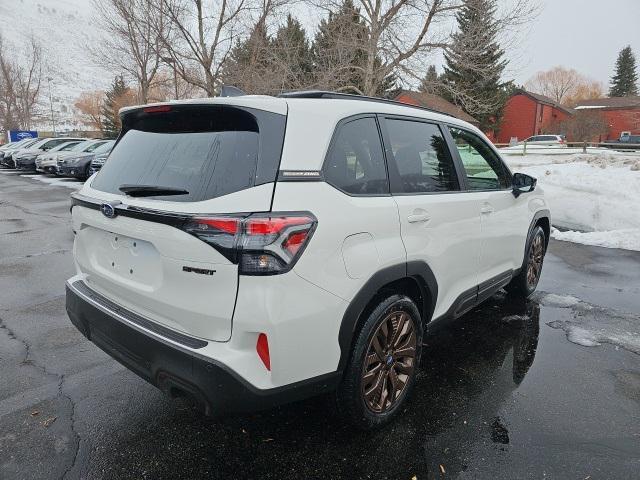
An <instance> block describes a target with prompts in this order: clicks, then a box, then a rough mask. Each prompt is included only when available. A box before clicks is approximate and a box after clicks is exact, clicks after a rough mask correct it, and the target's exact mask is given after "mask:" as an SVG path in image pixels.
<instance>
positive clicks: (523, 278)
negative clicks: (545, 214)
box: [505, 225, 547, 298]
mask: <svg viewBox="0 0 640 480" xmlns="http://www.w3.org/2000/svg"><path fill="white" fill-rule="evenodd" d="M546 237H547V236H546V235H545V233H544V230H543V229H542V227H541V226H539V225H537V226H536V227H535V228H534V229H533V231H532V232H531V235H530V236H529V239H528V241H527V253H526V255H525V258H524V262H523V263H522V268H521V269H520V273H518V275H516V276H515V277H514V278H513V280H511V282H510V283H509V285H507V286H506V287H505V289H506V290H507V292H509V294H511V295H514V296H517V297H522V298H529V297H530V296H531V294H532V293H533V292H535V291H536V287H537V286H538V282H539V281H540V275H541V274H542V265H543V263H544V255H545V253H546V250H547V241H546ZM532 268H533V269H534V272H533V274H532V270H531V269H532Z"/></svg>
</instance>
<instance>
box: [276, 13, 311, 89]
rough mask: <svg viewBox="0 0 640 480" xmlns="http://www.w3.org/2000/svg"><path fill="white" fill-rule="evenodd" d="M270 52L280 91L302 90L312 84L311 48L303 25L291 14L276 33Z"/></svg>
mask: <svg viewBox="0 0 640 480" xmlns="http://www.w3.org/2000/svg"><path fill="white" fill-rule="evenodd" d="M270 51H271V53H272V56H273V60H272V63H273V69H274V71H275V72H276V73H277V80H278V82H279V85H277V86H278V87H279V90H280V91H288V90H297V89H302V88H305V87H306V86H308V85H309V84H310V83H311V70H312V68H313V63H312V62H313V59H312V55H311V47H310V45H309V41H308V40H307V34H306V32H305V31H304V29H303V28H302V25H301V24H300V22H299V21H298V20H296V19H295V18H293V17H292V16H291V14H289V15H287V21H286V23H285V24H284V25H282V26H281V27H280V28H279V29H278V31H277V32H276V34H275V37H274V38H273V41H272V42H271V48H270Z"/></svg>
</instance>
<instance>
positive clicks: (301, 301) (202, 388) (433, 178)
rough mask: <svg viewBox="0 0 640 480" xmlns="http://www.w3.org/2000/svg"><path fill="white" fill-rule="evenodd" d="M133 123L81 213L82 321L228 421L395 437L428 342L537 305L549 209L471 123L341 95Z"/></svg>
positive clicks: (215, 102) (73, 289)
mask: <svg viewBox="0 0 640 480" xmlns="http://www.w3.org/2000/svg"><path fill="white" fill-rule="evenodd" d="M121 117H122V124H123V127H122V132H121V133H120V136H119V138H118V141H117V144H116V146H115V147H114V149H113V151H112V152H111V155H110V157H109V161H108V162H107V163H106V164H105V166H104V167H103V168H102V169H101V170H100V171H99V172H98V173H97V174H95V175H94V176H92V177H91V178H90V179H89V180H88V181H87V182H86V184H85V185H84V186H83V187H82V189H81V190H80V191H79V192H78V193H74V194H73V195H72V217H73V228H74V232H75V243H74V250H73V252H74V258H75V265H76V270H77V275H75V276H74V277H72V278H71V279H69V280H68V282H67V311H68V313H69V316H70V318H71V320H72V322H73V323H74V324H75V325H76V327H77V328H78V329H79V330H80V331H81V332H82V333H83V334H84V335H86V336H87V338H89V339H91V340H92V341H93V342H94V343H95V344H96V345H98V346H99V347H100V348H102V349H103V350H105V351H106V352H107V353H109V354H110V355H112V356H113V357H114V358H116V359H117V360H118V361H120V362H121V363H123V364H124V365H125V366H127V367H128V368H130V369H131V370H133V371H134V372H136V373H137V374H138V375H140V376H141V377H143V378H144V379H146V380H148V381H149V382H151V383H153V384H154V385H156V386H158V387H159V388H160V389H162V390H163V391H165V392H166V393H168V394H169V395H170V396H173V397H177V396H182V397H188V398H190V399H195V401H196V402H197V403H198V404H200V405H201V406H202V407H203V409H204V411H205V412H206V413H208V414H209V413H212V414H213V413H220V412H225V411H238V410H242V411H246V410H254V409H258V408H265V407H268V406H271V405H275V404H280V403H284V402H288V401H293V400H298V399H302V398H305V397H309V396H311V395H314V394H317V393H320V392H324V391H329V390H337V398H338V405H339V408H340V409H341V410H342V411H343V413H345V414H346V415H347V416H348V417H349V418H350V419H351V420H352V421H353V422H354V423H355V424H357V425H359V426H361V427H371V426H375V425H379V424H382V423H384V422H385V421H387V420H388V419H389V418H391V417H392V416H393V415H394V414H395V413H397V412H398V411H399V410H400V408H401V406H402V404H403V403H404V402H405V400H406V399H407V396H408V394H409V392H410V390H411V388H412V386H413V383H414V381H415V377H416V369H417V368H418V364H419V360H420V356H421V354H425V355H428V349H427V348H423V346H422V340H423V336H424V333H425V331H427V329H430V328H432V326H433V325H436V324H437V323H438V322H440V321H442V320H445V319H450V318H455V317H459V316H460V315H462V314H463V313H465V312H467V311H469V310H470V309H472V308H473V307H474V306H475V305H477V304H478V303H480V302H482V301H484V300H486V299H487V298H489V297H490V296H491V295H492V294H493V293H494V292H496V291H497V290H498V289H500V288H502V287H506V288H507V289H508V290H511V291H513V292H516V293H518V294H520V295H525V296H527V295H529V294H531V293H532V292H533V290H534V289H535V288H536V285H537V282H538V278H539V276H540V271H541V267H542V262H543V257H544V253H545V249H546V246H547V241H548V238H549V228H550V223H549V222H550V217H549V211H548V210H547V204H546V202H545V199H544V197H543V194H542V192H541V190H540V189H539V188H536V186H535V179H533V178H532V177H528V176H526V175H522V174H515V175H513V174H512V173H511V172H510V171H509V169H508V168H507V166H506V165H505V164H504V162H503V161H502V160H501V158H500V156H499V154H498V153H497V151H496V150H495V148H494V147H493V146H492V145H491V144H490V143H489V142H488V141H487V139H486V137H485V136H484V135H483V134H482V133H481V132H480V131H479V130H478V129H476V128H474V127H473V126H471V125H470V124H468V123H465V122H463V121H461V120H458V119H456V118H453V117H450V116H446V115H444V114H439V113H436V112H433V111H428V110H425V109H421V108H417V107H413V106H408V105H403V104H398V103H395V102H390V101H381V100H376V99H370V98H366V97H354V96H350V95H341V94H334V93H323V92H299V93H294V94H287V95H284V96H281V97H263V96H240V97H225V98H213V99H198V100H190V101H180V102H174V103H170V104H156V105H150V106H142V107H130V108H126V109H123V110H122V111H121Z"/></svg>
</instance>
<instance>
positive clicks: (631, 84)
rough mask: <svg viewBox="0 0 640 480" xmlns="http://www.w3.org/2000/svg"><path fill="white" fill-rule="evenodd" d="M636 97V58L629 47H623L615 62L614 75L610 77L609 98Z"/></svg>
mask: <svg viewBox="0 0 640 480" xmlns="http://www.w3.org/2000/svg"><path fill="white" fill-rule="evenodd" d="M633 95H638V74H637V72H636V57H635V56H634V55H633V51H632V50H631V46H626V47H624V48H623V49H622V50H621V51H620V53H619V54H618V60H616V73H615V74H614V75H613V77H611V88H610V89H609V96H610V97H630V96H633Z"/></svg>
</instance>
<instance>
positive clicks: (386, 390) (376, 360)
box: [337, 295, 423, 430]
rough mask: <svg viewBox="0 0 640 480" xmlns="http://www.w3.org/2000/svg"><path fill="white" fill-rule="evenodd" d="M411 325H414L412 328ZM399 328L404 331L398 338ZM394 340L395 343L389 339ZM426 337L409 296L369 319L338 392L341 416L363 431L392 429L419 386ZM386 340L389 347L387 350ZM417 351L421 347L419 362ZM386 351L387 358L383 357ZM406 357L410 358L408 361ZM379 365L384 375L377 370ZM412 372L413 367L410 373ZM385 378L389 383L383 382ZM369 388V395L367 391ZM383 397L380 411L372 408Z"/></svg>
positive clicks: (393, 299) (394, 299)
mask: <svg viewBox="0 0 640 480" xmlns="http://www.w3.org/2000/svg"><path fill="white" fill-rule="evenodd" d="M407 322H411V324H410V325H407ZM383 324H384V325H383ZM399 325H402V326H401V327H400V331H399V333H396V332H397V330H398V328H397V327H398V326H399ZM390 328H392V329H393V330H392V331H391V333H386V334H385V330H386V331H387V332H389V330H390ZM385 335H387V336H386V337H385ZM389 335H391V338H389V339H388V336H389ZM396 335H397V337H396ZM412 335H413V338H412ZM422 335H423V328H422V319H421V318H420V312H419V311H418V308H417V307H416V305H415V303H414V302H413V301H412V300H411V299H410V298H409V297H407V296H404V295H391V296H390V297H388V298H386V299H384V300H383V301H381V302H380V303H379V304H378V305H377V307H376V308H375V309H374V310H373V311H372V312H371V313H370V314H369V315H368V317H367V319H366V320H365V322H364V324H363V325H362V327H361V329H360V331H359V332H357V334H356V339H355V341H354V344H353V350H352V352H351V358H350V359H349V364H348V365H347V368H346V370H345V373H344V376H343V379H342V382H341V384H340V386H339V387H338V391H337V402H338V410H339V411H340V413H341V414H342V415H343V416H344V417H345V418H346V419H347V420H348V421H350V422H351V423H352V424H353V425H354V426H356V427H357V428H360V429H363V430H367V429H371V428H376V427H379V426H382V425H384V424H386V423H388V422H389V421H390V420H391V419H392V418H393V417H394V416H395V415H396V414H397V413H398V411H400V409H401V408H402V406H403V405H404V403H405V402H406V400H407V398H408V397H409V395H410V394H411V390H412V389H413V386H414V383H415V379H416V374H417V369H418V366H419V364H420V355H421V352H422ZM374 336H375V338H374ZM381 339H382V341H381ZM386 339H388V340H389V342H388V343H387V344H386V345H383V343H385V342H384V340H386ZM411 345H415V347H414V350H415V351H414V353H413V357H411V352H410V346H411ZM376 347H378V348H376ZM380 350H382V351H383V352H384V354H383V355H379V353H381V352H380ZM403 353H406V354H407V355H406V356H403V355H402V354H403ZM389 357H391V360H389ZM371 359H373V361H371ZM378 365H379V367H380V369H379V370H376V368H377V367H378ZM409 366H412V368H410V372H409V368H408V367H409ZM365 368H367V369H368V370H367V371H365ZM371 375H374V377H371ZM385 375H386V377H385V379H383V380H380V378H381V376H385ZM368 382H371V383H368ZM376 382H377V383H376ZM386 382H389V384H387V383H386ZM375 385H378V386H379V390H377V388H378V387H375V389H376V390H377V393H376V391H375V390H374V386H375ZM367 386H368V387H369V389H368V390H369V392H370V393H369V394H367V393H366V391H365V387H367ZM398 386H401V388H400V387H398ZM378 393H379V399H378V401H377V405H372V404H375V403H376V402H375V400H372V398H374V397H376V396H377V394H378ZM391 397H393V398H392V399H390V398H391ZM383 398H384V400H383ZM387 402H389V404H387ZM377 407H380V408H379V411H376V410H378V408H377Z"/></svg>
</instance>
